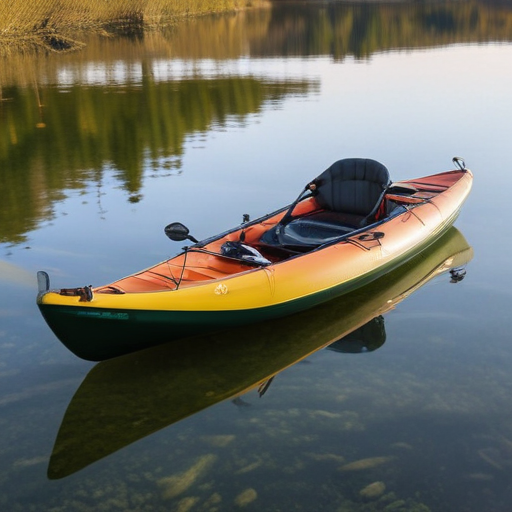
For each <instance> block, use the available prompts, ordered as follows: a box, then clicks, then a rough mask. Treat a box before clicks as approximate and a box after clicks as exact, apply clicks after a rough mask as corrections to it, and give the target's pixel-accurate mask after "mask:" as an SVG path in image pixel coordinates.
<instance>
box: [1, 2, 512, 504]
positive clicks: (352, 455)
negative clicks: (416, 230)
mask: <svg viewBox="0 0 512 512" xmlns="http://www.w3.org/2000/svg"><path fill="white" fill-rule="evenodd" d="M511 42H512V10H511V9H510V8H509V7H508V5H507V4H506V3H503V2H496V3H494V2H477V1H462V2H456V3H453V2H434V3H429V2H427V3H421V4H416V3H415V4H408V3H404V2H400V3H397V4H381V3H379V4H365V3H357V4H350V3H336V2H331V3H316V2H311V3H305V4H304V3H301V4H293V3H288V2H286V3H284V4H282V5H278V6H275V7H274V8H273V9H270V10H268V9H265V10H261V11H252V12H247V13H239V14H237V15H226V16H221V17H214V18H205V19H198V20H192V21H190V22H187V23H185V24H183V25H181V26H179V27H175V28H173V29H166V30H162V31H152V32H149V33H146V34H144V35H143V37H137V38H127V37H126V38H119V39H101V38H90V40H88V41H87V46H86V47H85V49H84V50H83V51H81V52H79V53H73V54H63V55H48V56H41V55H40V56H38V57H37V58H34V57H31V56H30V55H19V56H12V57H11V58H9V59H4V60H3V62H2V66H1V67H0V90H1V96H0V98H1V102H0V131H1V136H0V189H1V190H2V201H1V202H0V384H1V385H0V390H1V391H0V411H1V413H0V427H1V429H2V436H1V439H0V461H1V462H0V490H1V492H0V507H1V508H2V510H4V509H5V510H13V511H16V510H20V511H26V510H38V511H40V510H48V511H50V510H51V511H60V510H62V511H64V510H66V511H68V510H105V511H111V510H112V511H114V510H123V511H127V510H133V511H139V510H141V511H143V510H148V511H150V510H155V511H160V510H177V511H180V512H184V511H187V510H191V511H196V510H197V511H214V510H238V509H240V508H244V509H245V510H258V511H259V510H307V511H311V510H315V511H316V510H326V511H327V510H328V511H348V510H350V511H377V510H387V511H391V510H394V511H410V510H416V511H422V512H423V511H427V510H431V511H445V510H464V511H481V510H486V511H504V510H507V509H508V508H507V507H508V504H509V503H510V500H511V498H512V496H511V490H510V485H509V482H510V478H511V476H512V415H511V413H510V411H511V410H512V409H511V407H510V405H511V404H510V396H511V390H512V379H511V378H510V367H511V364H512V347H511V346H510V343H509V342H510V331H511V328H512V321H511V319H510V315H509V310H510V308H509V301H510V298H511V285H512V282H511V281H512V279H511V272H510V270H509V267H508V257H507V254H508V251H509V246H510V242H509V240H508V236H507V233H508V231H509V229H508V228H507V227H506V223H507V219H508V214H507V208H508V203H509V198H508V189H509V187H510V185H511V181H512V178H511V174H510V172H509V170H508V161H509V156H510V151H509V149H508V148H509V138H510V128H509V127H510V119H511V118H512V98H511V93H510V91H511V90H512V72H511V71H510V66H509V65H508V64H509V62H511V61H512V44H511ZM454 155H461V156H463V157H465V159H466V162H467V165H468V166H469V167H470V168H471V169H472V170H473V172H474V174H475V183H474V189H473V192H472V194H471V196H470V198H469V200H468V202H467V203H466V205H465V207H464V209H463V211H462V214H461V216H460V217H459V219H458V220H457V222H456V226H457V228H458V230H459V231H458V232H452V233H451V234H450V236H449V238H450V239H449V240H448V241H445V242H444V243H441V244H440V245H438V246H436V247H434V248H433V250H432V253H431V254H430V255H425V256H423V257H421V258H420V259H419V260H418V261H417V262H415V265H413V264H412V263H411V265H410V266H409V267H407V268H405V269H402V270H401V271H400V273H399V274H396V275H394V276H391V278H389V280H388V281H386V280H384V281H382V282H379V283H377V284H376V285H375V286H374V287H373V288H369V289H366V290H364V291H363V292H361V293H360V294H359V295H355V296H351V297H349V298H348V299H346V300H345V302H343V301H341V302H339V303H335V304H333V305H330V306H329V307H326V308H324V309H320V310H318V311H316V310H315V311H312V312H309V313H308V315H309V316H304V317H301V318H300V319H297V320H293V319H292V320H282V321H279V322H275V323H274V324H270V325H263V326H258V327H257V328H256V327H255V328H251V329H246V330H244V329H240V330H238V331H235V332H231V333H229V334H226V335H225V336H219V337H214V338H208V337H207V338H203V339H199V340H196V345H195V346H194V347H193V348H191V347H190V345H189V344H182V345H177V346H173V347H162V348H160V349H158V350H157V351H155V352H152V353H149V354H145V355H142V354H141V355H138V356H137V355H136V356H132V357H130V358H127V359H123V360H119V361H114V362H107V363H101V364H99V365H94V364H93V363H89V362H86V361H82V360H79V359H77V358H76V357H74V356H73V355H72V354H71V353H69V352H68V351H67V350H66V349H65V348H64V347H63V346H62V345H61V343H60V342H59V341H58V340H57V339H56V338H55V336H54V335H53V334H52V333H51V331H50V330H49V329H48V328H47V326H46V324H45V323H44V321H43V319H42V317H41V316H40V315H39V312H38V311H37V308H36V305H35V293H36V283H35V272H36V271H37V270H39V269H44V270H46V271H47V272H49V274H50V276H51V279H52V284H53V285H54V286H56V287H60V286H63V287H65V286H81V285H85V284H94V285H98V284H103V283H106V282H111V281H113V280H114V279H116V278H119V277H122V276H124V275H126V274H129V273H131V272H134V271H136V270H139V269H140V268H143V267H147V266H149V265H151V264H153V263H155V262H156V261H159V260H163V259H165V258H166V257H167V256H169V255H171V254H174V253H176V252H177V251H178V250H179V249H180V245H179V244H173V243H171V242H170V241H169V240H168V239H167V238H166V237H165V236H164V233H163V227H164V226H165V225H166V224H167V223H169V222H171V221H175V220H180V221H183V222H185V223H186V224H187V225H188V226H189V227H190V229H191V230H192V233H193V234H194V236H196V237H197V238H202V237H206V236H208V235H211V234H213V233H216V232H219V231H221V230H224V229H227V228H230V227H232V226H234V225H237V224H238V223H239V222H240V221H241V220H242V215H243V214H244V213H249V214H250V215H251V217H253V218H254V217H256V216H258V215H262V214H265V213H267V212H269V211H272V210H274V209H276V208H277V207H280V206H282V205H284V204H285V203H288V202H290V201H291V200H293V199H294V197H295V196H296V194H297V193H298V192H299V191H300V189H301V188H302V187H303V185H304V183H305V182H307V181H308V180H309V179H311V178H313V177H315V176H316V175H317V174H319V173H320V172H322V171H323V170H324V169H325V168H326V167H328V166H329V165H330V164H331V163H332V162H333V161H335V160H337V159H339V158H343V157H351V156H364V157H369V158H374V159H376V160H379V161H381V162H383V163H384V164H385V165H386V166H387V167H388V168H389V170H390V172H391V175H392V178H393V179H394V180H399V179H404V178H408V177H415V176H420V175H423V174H427V173H432V172H436V171H442V170H446V169H449V168H450V167H451V165H452V164H451V158H452V157H453V156H454ZM470 247H471V249H469V248H470ZM436 251H437V252H436ZM468 251H469V252H468ZM454 254H457V255H459V256H457V257H458V258H462V259H466V260H468V261H469V263H468V264H467V276H466V278H465V279H464V280H463V281H462V282H460V283H457V284H453V283H450V278H449V274H447V273H446V272H444V273H439V275H437V273H436V272H434V274H431V272H432V271H435V269H437V268H438V266H439V265H442V264H443V263H444V262H445V261H446V259H447V258H448V259H449V258H450V257H451V256H453V255H454ZM471 254H473V256H471ZM427 256H428V257H427ZM443 268H444V267H443ZM408 278H410V279H409V280H408ZM400 283H401V285H402V287H403V288H402V289H398V287H396V288H394V289H391V288H390V287H391V286H395V285H396V286H398V284H400ZM420 284H421V285H422V286H417V285H420ZM409 292H411V293H409ZM412 292H413V293H412ZM386 293H388V294H390V295H389V296H390V298H393V299H394V298H400V300H397V301H396V303H392V304H391V305H392V306H394V307H393V308H390V307H389V303H388V302H387V300H388V299H386ZM404 293H405V296H404V295H403V294H404ZM379 298H380V299H382V300H381V302H379V301H378V299H379ZM402 299H403V300H402ZM372 300H373V302H372ZM365 308H366V309H365ZM357 315H359V316H357ZM380 315H383V316H382V317H380ZM373 317H377V318H379V319H378V320H377V321H374V323H373V324H370V327H367V330H366V331H365V333H364V334H362V335H360V336H362V338H361V337H360V338H359V339H356V340H355V341H354V340H352V344H349V345H347V343H349V342H347V341H346V342H345V345H343V344H342V345H341V348H340V345H339V344H338V345H337V347H338V350H328V349H325V348H323V347H324V345H326V344H327V343H328V342H331V341H335V340H336V339H337V338H338V337H341V336H342V335H343V334H345V333H346V331H348V330H351V329H353V328H355V327H357V326H358V325H360V324H364V323H365V322H366V321H370V320H371V319H372V318H373ZM299 320H300V321H299ZM375 322H376V323H375ZM372 325H373V327H372ZM372 333H373V334H372ZM361 340H362V341H361ZM341 343H342V342H341ZM354 343H355V344H354ZM333 348H334V347H333ZM354 352H356V353H354ZM166 361H168V362H169V364H168V365H167V364H166ZM179 361H181V362H182V364H181V365H180V364H179ZM294 363H295V364H294ZM135 368H138V369H137V370H135ZM132 376H133V379H132V378H131V377H132ZM272 377H273V379H272V380H271V381H270V384H269V380H270V379H271V378H272ZM261 386H263V387H261ZM267 386H268V387H267ZM263 390H265V392H264V393H263V394H262V396H260V394H261V392H262V391H263ZM368 486H370V487H368Z"/></svg>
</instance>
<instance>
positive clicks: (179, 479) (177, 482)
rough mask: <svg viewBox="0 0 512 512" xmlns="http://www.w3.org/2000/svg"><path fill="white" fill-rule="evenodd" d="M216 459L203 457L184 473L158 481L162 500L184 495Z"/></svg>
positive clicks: (211, 455)
mask: <svg viewBox="0 0 512 512" xmlns="http://www.w3.org/2000/svg"><path fill="white" fill-rule="evenodd" d="M216 459H217V456H216V455H213V454H209V455H204V456H203V457H201V458H200V459H199V460H198V461H197V462H196V463H195V464H194V465H193V466H192V467H190V468H189V469H187V470H186V471H183V472H182V473H177V474H175V475H171V476H167V477H164V478H161V479H160V480H158V485H159V486H160V487H161V488H162V490H163V492H162V494H163V498H164V499H171V498H174V497H176V496H178V495H179V494H182V493H184V492H185V491H186V490H187V489H189V488H190V487H191V486H192V485H193V484H194V483H195V482H196V481H197V480H198V478H199V477H201V476H203V475H204V474H205V473H207V472H208V470H209V469H210V468H211V467H212V465H213V463H214V462H215V460H216Z"/></svg>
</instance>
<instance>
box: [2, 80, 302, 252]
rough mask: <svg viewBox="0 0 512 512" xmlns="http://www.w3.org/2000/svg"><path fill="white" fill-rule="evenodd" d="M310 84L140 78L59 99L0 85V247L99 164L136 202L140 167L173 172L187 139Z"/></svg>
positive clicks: (98, 173)
mask: <svg viewBox="0 0 512 512" xmlns="http://www.w3.org/2000/svg"><path fill="white" fill-rule="evenodd" d="M309 87H310V86H309V85H308V83H307V82H294V83H288V82H281V83H279V82H278V83H272V82H270V83H269V82H265V83H263V82H262V81H259V80H256V79H254V78H249V77H248V78H220V79H215V80H199V79H190V80H183V81H178V82H173V81H170V82H156V81H154V80H153V79H152V78H151V76H150V74H149V73H148V74H146V75H145V76H144V78H143V81H142V84H137V85H134V86H131V87H130V86H126V87H122V88H118V87H114V88H105V87H100V86H94V87H87V88H84V87H81V86H71V87H69V88H68V89H66V94H62V93H61V92H62V90H60V89H57V88H54V87H47V88H37V87H36V88H35V89H34V90H32V89H26V88H20V87H8V88H4V90H3V97H4V100H5V101H3V102H2V103H0V169H1V172H0V189H1V190H2V191H4V195H3V198H2V204H1V205H0V226H1V231H0V242H14V243H19V242H21V241H23V233H25V232H27V231H29V230H30V229H33V228H34V227H35V225H36V224H37V222H39V221H40V220H41V219H42V218H48V216H49V215H50V214H51V204H52V202H53V201H54V200H55V199H58V198H59V197H62V190H65V189H70V188H82V187H83V186H84V184H85V182H86V181H88V180H92V181H95V182H98V183H99V182H101V178H102V175H103V171H104V169H105V166H106V165H107V162H108V167H110V168H113V169H115V170H117V171H118V179H120V181H121V182H122V183H123V187H124V188H125V189H126V190H127V191H128V192H129V194H130V195H131V198H132V200H134V201H136V200H137V194H136V193H137V192H138V191H139V190H140V188H141V185H142V178H143V174H144V168H145V166H146V165H147V164H148V163H149V164H150V165H151V167H152V168H154V169H155V171H156V172H158V171H161V172H163V173H168V172H169V171H171V172H172V171H173V169H176V168H178V169H179V168H180V167H181V163H180V158H181V156H182V155H183V152H184V141H185V139H186V138H187V137H189V136H190V135H191V134H193V133H203V132H206V131H208V130H209V129H210V128H211V126H212V124H214V123H215V124H216V125H218V126H223V125H225V124H226V122H227V120H228V119H229V118H232V117H233V116H235V118H236V119H237V120H238V122H241V123H243V120H244V118H245V117H246V116H247V115H248V114H251V113H255V112H258V111H259V110H260V109H261V108H262V106H263V105H264V104H265V103H266V102H269V101H276V100H277V101H279V100H281V99H282V98H284V97H285V96H287V95H289V94H291V93H297V92H299V93H302V94H303V93H305V92H306V91H307V90H308V88H309ZM41 103H42V104H44V106H41Z"/></svg>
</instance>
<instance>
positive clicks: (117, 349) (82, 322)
mask: <svg viewBox="0 0 512 512" xmlns="http://www.w3.org/2000/svg"><path fill="white" fill-rule="evenodd" d="M454 220H455V216H454V217H453V218H452V219H450V222H448V223H445V224H444V225H443V226H442V227H440V229H439V231H438V232H437V233H436V234H435V236H432V237H431V238H429V239H428V240H426V241H425V242H424V243H423V244H422V246H421V247H414V248H413V249H411V250H410V251H409V252H408V253H406V254H404V255H402V257H401V258H396V259H394V260H392V261H391V262H390V263H389V264H388V265H385V266H382V267H379V268H378V269H376V270H375V271H373V272H369V273H368V274H366V275H365V276H364V277H362V278H359V279H354V280H353V281H350V282H348V283H343V284H342V285H339V286H334V287H332V288H329V289H328V290H324V291H321V292H318V293H316V294H313V295H309V296H307V297H303V298H300V299H296V300H292V301H289V302H286V303H283V304H278V305H275V306H269V307H264V308H258V309H250V310H230V311H148V310H124V309H123V310H119V309H110V310H106V309H99V308H98V309H96V308H91V307H81V306H56V305H45V304H39V308H40V310H41V313H42V314H43V316H44V318H45V320H46V322H47V323H48V325H49V326H50V328H51V329H52V331H53V332H54V333H55V335H56V336H57V337H58V338H59V339H60V341H61V342H62V343H63V344H64V345H65V346H66V347H67V348H68V349H69V350H71V352H73V353H74V354H75V355H77V356H78V357H80V358H82V359H87V360H90V361H102V360H105V359H110V358H113V357H117V356H120V355H123V354H127V353H129V352H134V351H136V350H141V349H144V348H148V347H153V346H156V345H160V344H162V343H167V342H170V341H173V340H177V339H182V338H186V337H191V336H196V335H199V334H205V333H208V332H211V331H216V330H220V329H227V328H230V327H235V326H240V325H244V324H250V323H256V322H262V321H267V320H271V319H274V318H279V317H284V316H288V315H292V314H294V313H298V312H300V311H304V310H306V309H309V308H312V307H314V306H316V305H319V304H322V303H324V302H326V301H329V300H332V299H334V298H336V297H339V296H341V295H344V294H347V293H350V292H352V291H354V290H356V289H359V288H361V287H363V286H365V285H367V284H369V283H371V282H373V281H375V280H376V279H378V278H379V277H381V276H383V275H385V274H387V273H388V272H390V271H392V270H394V269H395V268H397V267H398V266H400V265H402V264H404V263H405V262H406V261H408V260H410V259H411V258H413V257H415V256H416V255H418V254H419V253H420V252H421V251H423V250H425V248H426V247H428V246H429V245H431V244H432V243H434V242H436V241H437V240H439V238H440V237H441V236H442V233H443V232H444V231H446V230H447V229H448V228H449V227H450V226H451V224H452V223H453V221H454Z"/></svg>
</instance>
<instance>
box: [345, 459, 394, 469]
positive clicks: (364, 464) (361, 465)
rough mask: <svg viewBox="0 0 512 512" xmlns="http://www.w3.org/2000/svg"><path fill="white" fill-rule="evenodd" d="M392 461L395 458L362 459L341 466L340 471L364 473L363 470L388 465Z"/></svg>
mask: <svg viewBox="0 0 512 512" xmlns="http://www.w3.org/2000/svg"><path fill="white" fill-rule="evenodd" d="M390 460H393V457H369V458H367V459H360V460H356V461H354V462H350V463H348V464H345V465H344V466H341V467H340V468H339V470H340V471H362V470H363V469H371V468H374V467H376V466H381V465H382V464H386V463H387V462H389V461H390Z"/></svg>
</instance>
